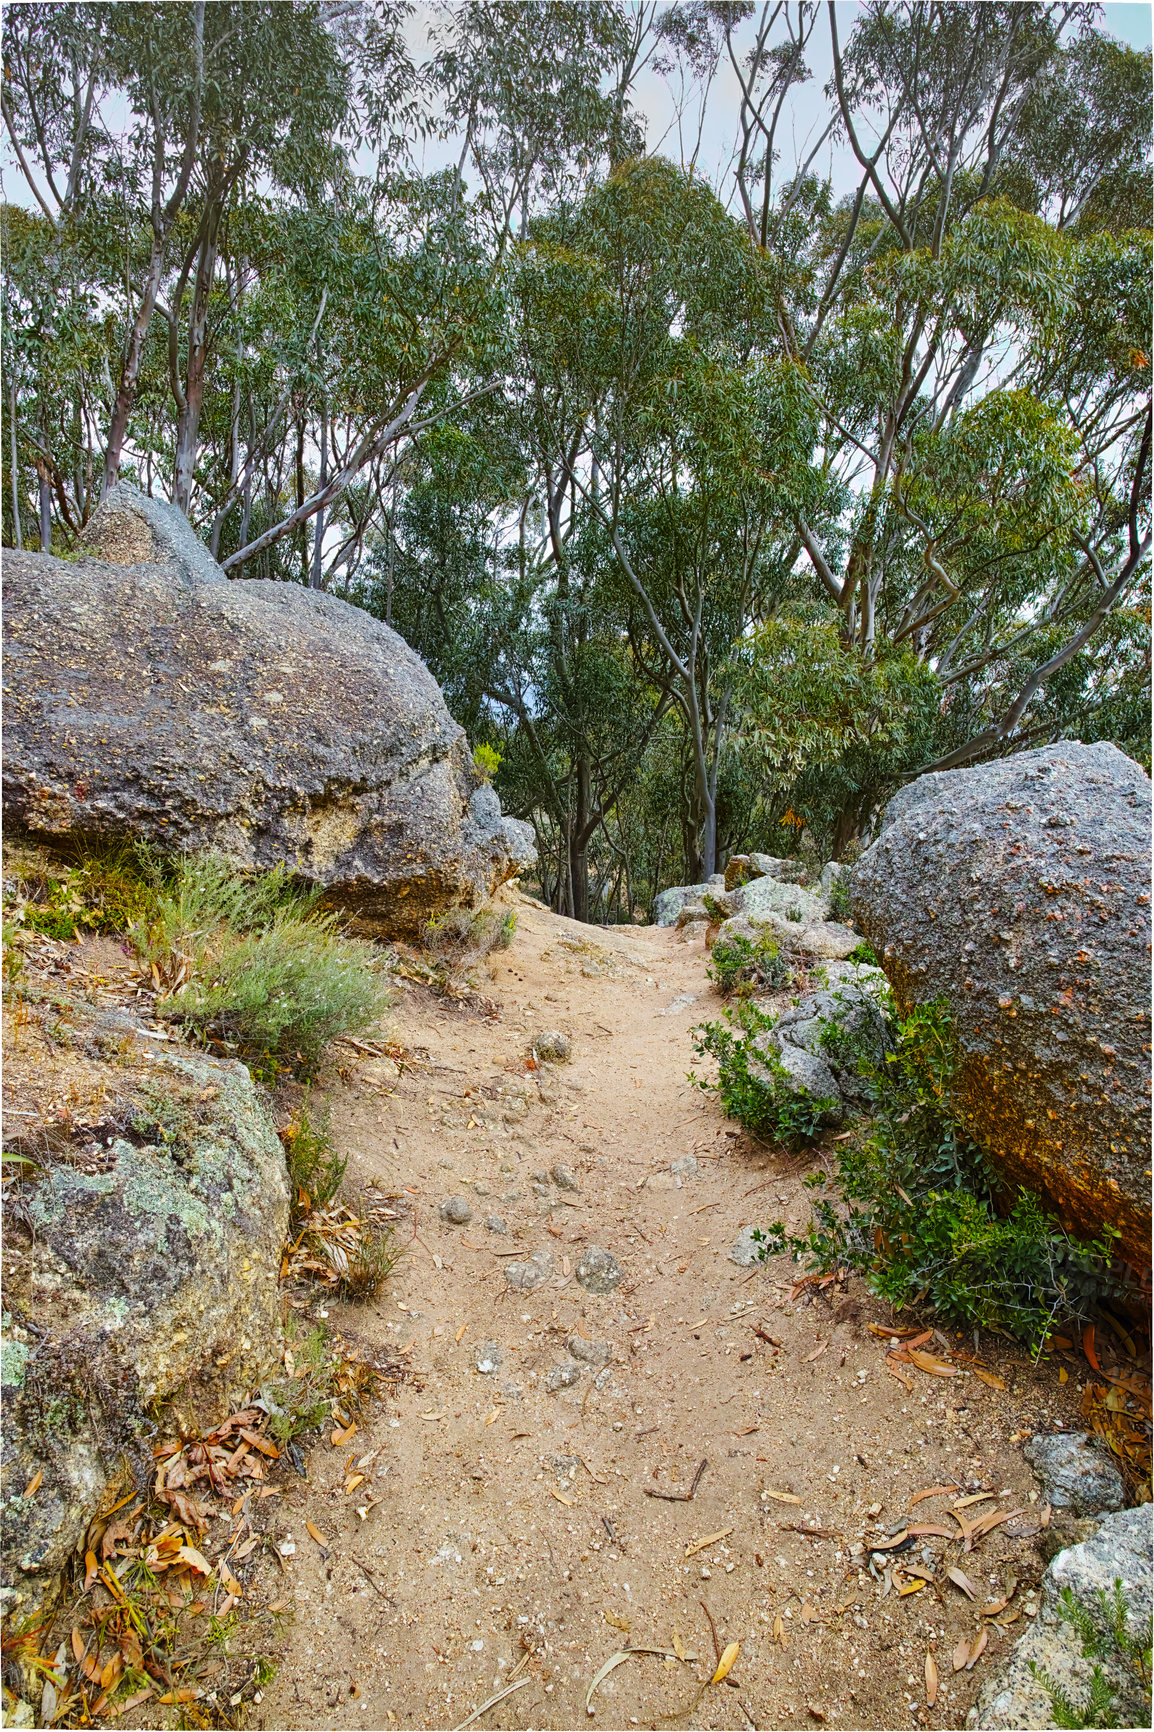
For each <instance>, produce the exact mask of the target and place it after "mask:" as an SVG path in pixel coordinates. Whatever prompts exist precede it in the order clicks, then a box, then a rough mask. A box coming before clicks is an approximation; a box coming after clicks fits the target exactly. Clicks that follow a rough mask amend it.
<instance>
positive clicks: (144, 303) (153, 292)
mask: <svg viewBox="0 0 1154 1732" xmlns="http://www.w3.org/2000/svg"><path fill="white" fill-rule="evenodd" d="M163 269H164V246H163V243H162V241H161V240H160V237H159V236H157V235H155V234H154V235H153V239H152V257H151V258H150V260H149V263H148V274H147V276H146V277H145V279H144V293H143V294H142V296H141V298H140V305H139V307H138V308H137V309H136V318H135V319H134V320H133V322H132V333H131V335H130V336H129V339H128V348H127V350H126V351H125V355H124V363H123V365H122V366H121V369H120V384H119V385H118V386H117V390H116V401H115V403H114V404H113V406H112V420H111V421H110V423H109V426H108V444H107V445H106V447H105V451H104V480H103V482H102V483H101V487H100V497H101V498H102V499H103V498H104V495H105V494H106V493H107V492H108V491H109V490H110V488H113V487H115V486H116V483H117V482H118V481H119V480H120V460H121V457H122V455H123V452H124V441H125V439H126V438H127V437H128V422H129V418H130V417H131V415H132V411H133V409H134V407H135V405H136V387H137V384H138V383H139V380H140V367H141V362H142V361H143V359H144V345H145V341H146V340H147V337H148V330H149V326H150V325H151V324H152V315H153V313H154V312H155V311H156V297H157V295H158V294H159V292H160V278H161V274H162V272H163Z"/></svg>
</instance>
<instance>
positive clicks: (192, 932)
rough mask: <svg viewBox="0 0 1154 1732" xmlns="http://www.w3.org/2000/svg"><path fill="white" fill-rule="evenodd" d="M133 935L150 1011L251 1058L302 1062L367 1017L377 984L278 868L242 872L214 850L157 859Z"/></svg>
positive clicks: (266, 1062)
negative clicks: (156, 878) (151, 905)
mask: <svg viewBox="0 0 1154 1732" xmlns="http://www.w3.org/2000/svg"><path fill="white" fill-rule="evenodd" d="M165 872H166V875H165V877H164V878H163V880H162V882H161V883H160V884H159V886H158V888H157V895H156V904H155V912H154V914H153V917H152V919H151V920H150V921H149V923H148V925H147V926H143V927H136V928H135V929H134V930H133V933H132V937H133V940H134V942H135V944H136V947H137V951H138V953H139V954H140V956H141V958H142V960H143V961H144V963H145V965H146V966H147V967H148V968H149V970H150V972H151V974H152V978H153V982H154V984H155V985H156V986H157V988H158V990H159V991H160V992H161V994H162V996H161V998H160V999H159V1001H158V1004H157V1010H158V1013H159V1014H161V1015H163V1016H166V1017H168V1018H170V1019H171V1020H172V1021H174V1022H179V1023H182V1024H183V1025H184V1026H185V1027H186V1028H189V1029H191V1030H193V1031H195V1032H196V1033H197V1034H199V1035H200V1036H201V1037H202V1038H203V1037H208V1036H210V1035H211V1036H214V1037H215V1038H217V1039H218V1040H221V1041H223V1042H225V1043H227V1044H229V1045H231V1046H233V1047H235V1049H236V1050H237V1051H238V1052H240V1053H241V1054H242V1055H243V1056H244V1057H245V1058H246V1059H248V1060H249V1062H250V1063H253V1062H255V1063H256V1064H257V1065H258V1066H264V1067H265V1068H272V1069H275V1068H276V1067H277V1066H278V1065H281V1064H283V1065H287V1066H289V1067H291V1068H295V1069H298V1070H301V1071H303V1072H306V1073H307V1072H308V1071H309V1070H311V1069H312V1068H313V1066H315V1064H316V1062H317V1060H318V1059H319V1057H320V1055H321V1053H322V1052H323V1050H324V1048H325V1047H326V1046H327V1045H328V1043H329V1042H330V1041H332V1040H333V1039H335V1038H336V1036H337V1035H340V1034H348V1033H352V1032H354V1031H355V1030H357V1029H362V1028H366V1027H368V1026H370V1025H371V1024H372V1023H373V1022H375V1021H376V1019H377V1018H378V1017H379V1015H380V1014H381V1011H382V1009H383V1008H384V1004H385V991H384V987H383V985H382V983H381V981H380V979H379V977H378V975H377V973H376V970H375V969H374V967H373V965H372V960H371V954H370V952H369V951H368V950H367V948H366V947H365V946H364V945H361V944H357V943H356V942H354V941H352V940H349V939H345V938H342V937H341V936H340V934H339V932H338V930H337V923H336V917H335V916H334V915H332V914H326V913H322V912H320V911H318V909H317V906H316V904H317V900H318V894H319V893H318V892H316V891H314V890H308V889H303V888H301V887H300V886H298V885H296V884H294V883H293V882H292V880H291V879H290V878H289V877H288V874H287V873H286V872H284V871H283V870H281V869H278V870H277V871H275V872H270V873H267V874H264V875H263V876H260V877H252V878H249V877H246V876H244V875H243V874H241V873H238V872H237V871H236V869H235V868H234V867H233V866H231V865H230V863H229V862H228V861H227V860H224V859H222V858H220V857H219V856H216V855H211V854H210V855H188V856H185V857H184V858H182V859H180V860H179V861H177V862H176V863H175V864H174V865H172V866H170V867H168V868H166V869H165Z"/></svg>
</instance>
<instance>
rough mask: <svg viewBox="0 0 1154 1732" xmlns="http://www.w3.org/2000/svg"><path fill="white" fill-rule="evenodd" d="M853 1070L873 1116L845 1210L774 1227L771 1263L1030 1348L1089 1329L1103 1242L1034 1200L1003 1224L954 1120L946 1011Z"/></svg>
mask: <svg viewBox="0 0 1154 1732" xmlns="http://www.w3.org/2000/svg"><path fill="white" fill-rule="evenodd" d="M827 1043H828V1044H829V1045H830V1050H831V1054H834V1055H835V1056H836V1057H837V1058H838V1060H839V1062H842V1063H844V1062H846V1060H847V1059H848V1058H850V1057H852V1054H851V1053H850V1052H849V1050H848V1049H845V1048H844V1046H843V1045H839V1040H838V1032H837V1031H834V1030H830V1031H827ZM858 1063H859V1071H860V1074H861V1076H862V1082H863V1085H864V1087H865V1090H866V1092H867V1094H868V1096H869V1097H870V1098H871V1106H872V1112H873V1114H874V1118H873V1122H872V1124H871V1126H870V1128H869V1130H868V1131H867V1132H866V1133H865V1134H863V1135H861V1136H859V1138H858V1139H857V1140H856V1141H854V1142H851V1143H848V1144H845V1145H842V1147H841V1149H840V1151H839V1153H838V1157H837V1159H838V1170H837V1174H836V1179H835V1185H836V1192H837V1199H836V1200H834V1199H833V1198H830V1197H826V1198H821V1199H819V1200H818V1201H817V1203H816V1207H815V1210H814V1217H813V1220H812V1222H811V1224H810V1227H809V1229H808V1231H807V1232H806V1233H805V1234H803V1235H801V1236H800V1237H799V1236H796V1235H789V1234H787V1233H786V1232H785V1230H784V1228H783V1227H782V1225H781V1223H780V1222H778V1223H775V1225H774V1226H773V1227H771V1228H770V1229H769V1230H768V1232H767V1233H766V1235H765V1241H764V1254H765V1255H771V1254H772V1255H779V1254H781V1253H782V1252H783V1251H786V1250H788V1251H789V1252H790V1253H791V1254H792V1255H793V1256H794V1257H795V1258H797V1259H800V1258H802V1257H808V1258H809V1259H811V1260H812V1262H813V1264H814V1265H815V1266H816V1267H818V1268H821V1269H830V1268H833V1267H836V1266H839V1265H840V1266H844V1267H848V1268H850V1269H853V1270H855V1271H857V1272H858V1273H860V1274H863V1275H865V1277H866V1279H867V1280H868V1282H869V1284H870V1286H871V1288H872V1289H873V1291H874V1292H875V1293H877V1294H879V1296H881V1297H882V1298H884V1299H887V1300H888V1301H889V1303H890V1304H891V1305H892V1306H893V1307H894V1309H895V1311H900V1310H902V1309H903V1308H904V1307H906V1306H913V1305H917V1306H925V1307H926V1308H927V1309H928V1310H930V1311H932V1312H934V1313H935V1314H936V1315H938V1316H940V1317H941V1318H942V1319H943V1320H944V1321H945V1322H947V1323H949V1324H950V1325H951V1326H953V1327H955V1328H958V1329H967V1330H968V1329H974V1328H981V1329H991V1330H995V1331H998V1332H1001V1333H1003V1334H1007V1335H1011V1336H1013V1337H1015V1338H1016V1339H1019V1340H1023V1341H1027V1342H1029V1343H1030V1344H1031V1345H1032V1346H1033V1347H1034V1348H1035V1349H1036V1350H1040V1348H1041V1346H1042V1344H1043V1343H1044V1341H1045V1339H1046V1337H1047V1335H1048V1334H1049V1333H1050V1332H1051V1329H1052V1327H1053V1325H1054V1323H1055V1321H1056V1320H1057V1319H1060V1318H1071V1319H1080V1318H1082V1319H1084V1318H1086V1317H1088V1316H1089V1315H1090V1313H1091V1311H1092V1308H1093V1305H1094V1304H1095V1302H1096V1301H1097V1300H1099V1299H1100V1298H1102V1297H1104V1296H1106V1295H1109V1294H1112V1293H1116V1292H1117V1291H1119V1283H1118V1281H1117V1279H1116V1278H1115V1277H1114V1276H1113V1275H1112V1274H1111V1272H1110V1260H1111V1254H1112V1245H1111V1242H1110V1235H1109V1231H1108V1230H1106V1232H1105V1233H1104V1236H1103V1238H1102V1239H1101V1240H1093V1241H1089V1242H1083V1241H1081V1240H1078V1239H1075V1238H1073V1237H1072V1236H1071V1235H1070V1234H1068V1233H1066V1232H1065V1231H1064V1230H1063V1229H1062V1228H1061V1227H1060V1226H1059V1225H1058V1224H1057V1222H1056V1221H1055V1220H1054V1219H1053V1218H1052V1217H1051V1216H1050V1215H1049V1214H1047V1212H1046V1210H1045V1209H1044V1208H1043V1206H1042V1204H1041V1203H1040V1202H1039V1200H1038V1199H1037V1197H1035V1196H1033V1195H1032V1194H1031V1193H1030V1192H1028V1191H1026V1190H1022V1191H1020V1192H1019V1194H1018V1196H1017V1198H1016V1199H1015V1201H1014V1202H1013V1205H1012V1207H1011V1208H1010V1210H1009V1212H1008V1213H1007V1214H1002V1213H1000V1212H999V1210H998V1208H997V1204H996V1197H995V1189H994V1184H993V1178H992V1174H991V1172H990V1169H989V1166H988V1164H987V1159H986V1156H985V1154H984V1152H983V1151H982V1150H981V1149H980V1148H979V1147H978V1146H977V1145H976V1144H974V1143H973V1142H972V1141H971V1140H970V1138H969V1137H968V1136H967V1135H966V1133H965V1131H964V1129H963V1127H962V1125H961V1124H960V1123H959V1121H958V1120H957V1118H956V1117H955V1116H954V1114H953V1111H952V1108H951V1100H950V1088H951V1083H952V1079H953V1074H954V1069H955V1065H956V1046H955V1042H954V1037H953V1032H952V1029H951V1025H950V1017H949V1012H948V1009H947V1008H946V1007H945V1006H944V1005H942V1004H934V1005H924V1006H920V1007H918V1008H917V1009H915V1010H914V1011H912V1012H911V1014H910V1015H909V1016H908V1017H906V1018H905V1019H904V1020H903V1021H901V1022H899V1023H898V1025H897V1029H896V1042H895V1045H894V1048H893V1050H892V1051H890V1052H888V1053H887V1054H886V1057H885V1060H884V1062H883V1064H882V1065H881V1067H877V1066H876V1065H873V1064H872V1063H871V1062H870V1061H869V1060H865V1059H861V1058H859V1061H858ZM816 1184H817V1187H818V1188H820V1187H821V1185H822V1184H824V1176H823V1175H817V1176H816Z"/></svg>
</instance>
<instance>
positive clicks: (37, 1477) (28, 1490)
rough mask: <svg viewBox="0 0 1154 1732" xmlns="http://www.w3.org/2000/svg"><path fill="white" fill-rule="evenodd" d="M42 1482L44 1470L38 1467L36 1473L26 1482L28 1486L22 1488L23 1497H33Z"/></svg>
mask: <svg viewBox="0 0 1154 1732" xmlns="http://www.w3.org/2000/svg"><path fill="white" fill-rule="evenodd" d="M43 1482H44V1469H43V1468H42V1467H38V1468H37V1469H36V1472H35V1473H34V1474H33V1475H32V1478H31V1479H30V1480H29V1481H28V1484H27V1485H26V1486H25V1487H24V1496H25V1497H35V1496H36V1493H37V1492H38V1491H39V1490H40V1487H41V1485H42V1484H43Z"/></svg>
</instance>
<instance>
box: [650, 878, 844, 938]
mask: <svg viewBox="0 0 1154 1732" xmlns="http://www.w3.org/2000/svg"><path fill="white" fill-rule="evenodd" d="M737 859H738V860H739V861H740V863H741V866H742V871H741V872H740V873H736V874H732V875H731V877H732V881H731V882H729V879H728V878H727V879H723V878H722V877H721V876H720V874H718V875H716V876H715V877H714V878H712V879H710V881H709V883H708V884H680V885H677V886H675V887H674V888H673V889H671V890H663V891H662V892H661V894H660V896H658V897H657V898H656V899H655V901H654V904H653V917H654V920H655V921H656V923H657V925H658V926H677V927H680V928H682V929H683V930H684V933H685V936H686V938H687V939H691V938H694V937H696V936H697V933H698V930H699V927H700V923H702V922H707V923H716V922H717V921H718V920H720V921H721V922H722V926H721V936H722V937H727V936H734V935H735V934H737V933H738V932H740V933H741V934H742V935H743V936H745V935H747V934H748V933H749V932H750V930H751V929H753V930H754V932H755V934H756V935H758V936H760V935H761V934H763V933H766V932H768V933H770V934H772V936H773V937H774V938H776V939H777V940H778V941H779V942H780V943H781V944H783V945H785V946H787V947H788V948H789V949H791V950H796V951H801V952H804V953H805V954H807V955H810V956H817V957H821V958H823V959H825V960H829V961H843V960H844V959H845V958H846V957H847V956H849V955H850V954H851V952H852V951H854V950H855V949H856V948H857V946H858V945H859V944H860V942H861V940H860V938H859V937H858V935H857V933H856V932H852V931H851V930H850V928H849V927H848V926H843V925H842V924H841V923H840V922H838V921H835V920H831V919H830V904H829V893H828V890H827V889H825V888H823V887H821V886H818V887H816V888H813V887H809V886H807V885H806V884H804V883H803V882H802V881H801V880H803V879H804V878H805V869H804V868H803V867H802V866H801V865H800V864H799V862H798V861H796V860H777V859H774V858H772V857H771V856H770V855H768V854H750V855H739V856H737ZM755 863H756V869H755V870H753V871H752V873H751V872H750V871H749V870H747V868H751V867H752V866H754V864H755ZM730 865H731V866H732V865H733V862H732V861H731V862H730ZM763 866H764V867H766V868H769V867H773V868H775V869H779V870H780V871H782V872H783V873H788V874H790V876H786V877H781V878H778V877H774V876H773V875H772V874H771V873H770V872H769V871H768V870H766V871H763V870H761V868H762V867H763ZM727 882H729V888H728V889H727V888H726V883H727ZM738 923H740V924H738Z"/></svg>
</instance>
